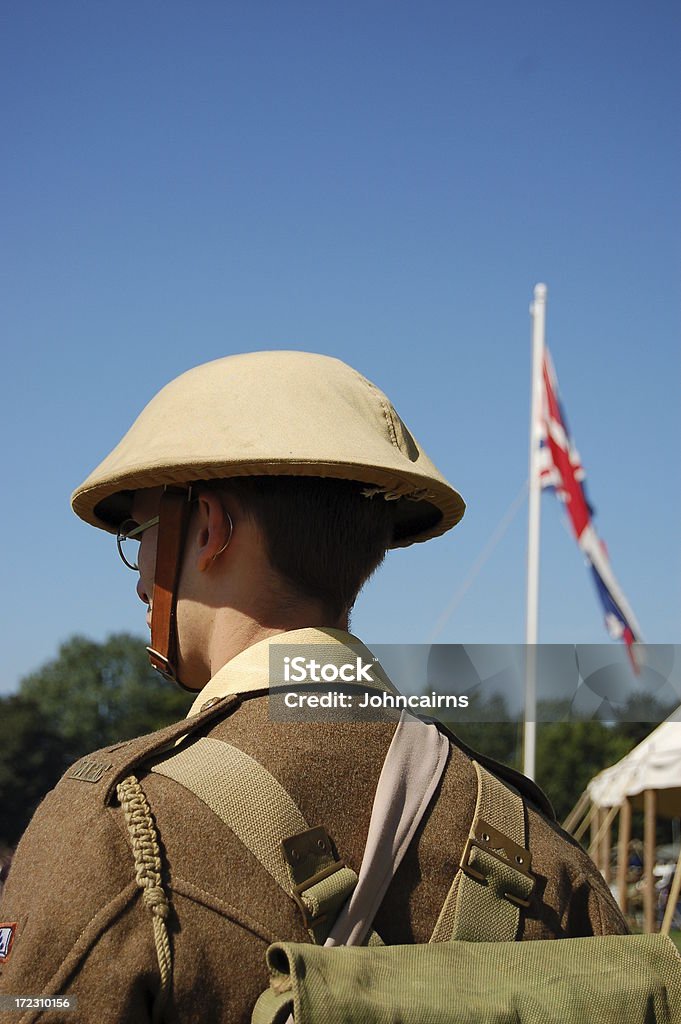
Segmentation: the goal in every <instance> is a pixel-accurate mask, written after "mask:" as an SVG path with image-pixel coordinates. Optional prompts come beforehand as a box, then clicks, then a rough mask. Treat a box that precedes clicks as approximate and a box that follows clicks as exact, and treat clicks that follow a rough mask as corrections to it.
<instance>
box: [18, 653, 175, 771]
mask: <svg viewBox="0 0 681 1024" xmlns="http://www.w3.org/2000/svg"><path fill="white" fill-rule="evenodd" d="M19 692H20V693H21V695H22V696H24V697H27V698H30V699H32V700H33V701H34V702H35V703H36V705H37V706H38V707H39V708H40V711H41V712H42V714H43V715H44V717H45V720H46V722H49V723H50V727H51V728H53V729H54V730H55V732H56V733H57V734H58V735H59V736H60V737H61V738H62V739H63V740H64V741H65V743H66V744H67V747H68V749H69V751H70V754H71V759H72V760H75V759H76V758H78V757H81V756H82V755H83V754H86V753H88V752H89V751H92V750H96V749H97V748H99V747H105V746H109V745H110V744H112V743H117V742H119V741H121V740H126V739H130V738H132V737H133V736H139V735H142V734H144V733H147V732H152V731H153V730H154V729H159V728H162V727H163V726H164V725H168V724H169V723H170V722H173V721H177V720H178V719H180V718H183V717H184V716H185V715H186V713H187V710H188V708H189V706H190V704H191V697H190V695H188V694H186V693H183V692H182V691H181V690H180V689H179V688H178V687H177V686H175V685H173V684H172V683H168V682H166V681H165V680H163V679H162V678H161V676H159V675H158V673H156V672H154V670H153V669H152V668H151V667H150V665H149V661H148V658H147V654H146V651H145V649H144V644H143V643H142V641H141V640H139V639H137V637H133V636H130V635H129V634H127V633H119V634H116V635H113V636H110V637H109V638H108V639H107V640H106V641H105V642H104V643H101V644H98V643H94V641H92V640H88V639H86V638H85V637H81V636H74V637H71V639H70V640H67V641H66V642H65V643H63V644H62V645H61V647H60V648H59V653H58V655H57V657H56V658H55V659H54V660H53V661H50V662H48V663H47V664H46V665H43V667H42V668H40V669H38V671H37V672H33V673H31V675H29V676H26V677H25V678H24V679H22V681H21V683H20V684H19Z"/></svg>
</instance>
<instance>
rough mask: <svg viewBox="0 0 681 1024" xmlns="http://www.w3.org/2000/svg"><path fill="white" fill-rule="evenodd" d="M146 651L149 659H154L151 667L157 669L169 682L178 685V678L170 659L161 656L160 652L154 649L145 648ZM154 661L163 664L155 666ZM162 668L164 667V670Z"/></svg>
mask: <svg viewBox="0 0 681 1024" xmlns="http://www.w3.org/2000/svg"><path fill="white" fill-rule="evenodd" d="M145 650H146V652H147V654H148V655H149V658H150V659H152V662H151V667H152V668H153V669H155V670H156V671H157V672H158V673H159V675H162V676H163V678H164V679H167V680H168V682H170V683H176V682H177V677H176V675H175V672H174V671H173V668H172V666H171V664H170V662H169V661H168V659H167V658H166V657H165V656H164V655H163V654H159V652H158V651H155V650H154V648H153V647H147V648H145ZM153 659H155V660H156V661H158V662H160V663H161V664H160V665H154V661H153ZM161 666H164V667H163V668H162V667H161Z"/></svg>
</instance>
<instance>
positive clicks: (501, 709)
mask: <svg viewBox="0 0 681 1024" xmlns="http://www.w3.org/2000/svg"><path fill="white" fill-rule="evenodd" d="M446 724H447V725H448V727H449V728H450V729H451V730H452V732H453V733H454V735H455V736H458V737H459V739H460V740H463V742H464V743H465V744H467V745H468V746H469V747H472V748H473V750H475V751H478V752H479V753H480V754H486V755H487V757H493V758H494V760H495V761H502V762H503V763H504V764H508V765H510V766H511V767H512V768H517V767H518V766H519V761H520V747H521V743H520V736H521V730H522V726H521V724H520V722H518V721H517V720H516V719H514V718H513V716H512V715H511V713H510V711H509V709H508V705H507V703H506V700H505V699H504V697H503V696H502V695H500V694H493V695H492V696H491V697H490V698H488V699H483V698H482V697H481V696H480V695H479V694H477V693H473V694H471V695H470V697H469V703H468V707H467V708H466V709H465V711H462V712H461V717H460V718H457V719H456V720H454V721H447V723H446Z"/></svg>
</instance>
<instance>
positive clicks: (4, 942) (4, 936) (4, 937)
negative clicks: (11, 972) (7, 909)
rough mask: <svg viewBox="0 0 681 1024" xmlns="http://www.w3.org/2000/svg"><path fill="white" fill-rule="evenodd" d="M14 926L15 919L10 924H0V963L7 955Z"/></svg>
mask: <svg viewBox="0 0 681 1024" xmlns="http://www.w3.org/2000/svg"><path fill="white" fill-rule="evenodd" d="M16 927H17V922H16V921H13V922H12V923H11V924H0V963H2V964H4V962H5V960H7V959H8V957H9V954H10V951H11V949H12V943H13V942H14V932H15V931H16Z"/></svg>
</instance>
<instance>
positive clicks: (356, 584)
mask: <svg viewBox="0 0 681 1024" xmlns="http://www.w3.org/2000/svg"><path fill="white" fill-rule="evenodd" d="M218 483H219V489H220V490H222V491H224V493H225V494H231V495H233V497H234V498H236V500H237V501H238V503H239V505H240V506H241V507H242V509H243V511H244V512H245V514H246V515H248V516H249V517H250V518H251V519H253V521H254V522H255V523H257V525H258V526H259V527H260V529H261V530H262V533H263V537H264V540H265V549H266V552H267V557H268V559H269V562H270V565H271V567H272V569H274V570H275V572H276V573H277V574H278V575H279V577H280V578H281V579H282V581H283V582H284V583H285V585H286V588H287V590H290V591H291V592H292V594H294V595H297V596H301V597H304V598H307V599H312V600H315V601H317V602H319V603H320V604H321V605H322V606H323V607H324V609H325V610H326V611H327V612H328V614H329V615H330V616H331V617H332V618H333V619H334V620H335V619H337V618H339V617H340V616H342V615H344V614H346V613H348V612H349V611H350V610H351V608H352V606H353V605H354V603H355V601H356V599H357V595H358V594H359V591H360V590H361V588H362V587H363V585H364V584H365V583H366V581H367V580H368V578H369V577H370V576H371V574H372V573H373V572H374V571H375V570H376V569H377V568H378V566H379V565H380V564H381V562H382V561H383V559H384V557H385V553H386V551H387V549H388V548H389V546H390V544H391V541H392V537H393V528H394V523H393V513H392V508H391V504H390V502H387V501H386V500H385V499H384V498H383V497H382V496H381V495H380V494H377V495H375V496H374V497H366V496H365V495H364V494H362V491H363V490H364V489H365V488H366V487H367V485H366V484H362V483H357V482H355V481H352V480H335V479H331V478H326V477H324V478H322V477H301V476H249V477H233V478H230V479H228V480H221V481H219V482H218ZM215 484H216V482H215V481H213V482H212V486H213V487H215ZM209 486H211V485H209Z"/></svg>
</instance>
